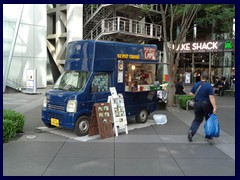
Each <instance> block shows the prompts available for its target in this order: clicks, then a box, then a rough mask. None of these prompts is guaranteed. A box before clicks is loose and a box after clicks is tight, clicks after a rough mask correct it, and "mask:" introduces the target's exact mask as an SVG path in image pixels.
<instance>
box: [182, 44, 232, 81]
mask: <svg viewBox="0 0 240 180" xmlns="http://www.w3.org/2000/svg"><path fill="white" fill-rule="evenodd" d="M234 47H235V42H234V41H232V40H225V41H206V42H186V43H183V44H181V46H179V47H177V50H179V51H180V53H181V54H180V61H179V67H178V72H177V76H179V77H182V78H183V81H184V82H185V76H186V75H187V76H189V73H190V76H191V78H190V79H191V80H190V83H194V82H195V81H196V76H197V74H199V73H198V72H201V71H203V70H205V71H207V72H208V73H209V74H210V75H211V78H210V82H211V83H214V79H215V78H214V77H216V76H218V77H221V76H224V77H226V78H227V79H228V80H230V78H231V76H232V75H234V74H235V53H234V52H235V49H234ZM186 83H189V78H186Z"/></svg>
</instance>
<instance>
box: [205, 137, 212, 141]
mask: <svg viewBox="0 0 240 180" xmlns="http://www.w3.org/2000/svg"><path fill="white" fill-rule="evenodd" d="M212 140H213V138H212V137H208V138H205V141H212Z"/></svg>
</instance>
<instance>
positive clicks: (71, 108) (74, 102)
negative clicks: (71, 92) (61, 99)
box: [67, 100, 77, 112]
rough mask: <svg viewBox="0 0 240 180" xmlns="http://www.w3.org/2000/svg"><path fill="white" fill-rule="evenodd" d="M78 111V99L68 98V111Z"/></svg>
mask: <svg viewBox="0 0 240 180" xmlns="http://www.w3.org/2000/svg"><path fill="white" fill-rule="evenodd" d="M76 111H77V100H68V103H67V112H76Z"/></svg>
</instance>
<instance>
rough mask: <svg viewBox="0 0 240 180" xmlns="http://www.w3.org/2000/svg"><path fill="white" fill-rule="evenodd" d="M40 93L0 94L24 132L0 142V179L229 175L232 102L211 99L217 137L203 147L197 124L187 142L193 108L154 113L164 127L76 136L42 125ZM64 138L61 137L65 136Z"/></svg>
mask: <svg viewBox="0 0 240 180" xmlns="http://www.w3.org/2000/svg"><path fill="white" fill-rule="evenodd" d="M44 91H45V90H41V92H42V94H40V95H27V94H22V93H18V94H3V100H4V102H3V107H4V108H6V109H14V110H16V111H19V112H22V113H24V115H25V116H26V122H25V127H24V134H23V135H22V136H21V137H18V138H15V139H14V140H12V141H11V142H9V143H5V144H3V175H4V176H235V98H234V97H232V96H224V97H218V96H217V97H216V98H217V104H218V113H217V115H218V117H219V119H220V125H221V136H220V137H219V138H216V139H215V140H214V141H213V142H211V143H209V142H206V141H205V140H204V138H203V137H204V136H203V130H202V126H201V127H200V129H199V131H198V134H196V136H194V138H193V142H192V143H190V142H188V141H187V136H186V134H187V131H188V128H189V126H190V124H191V122H192V119H193V116H194V115H193V110H189V111H185V110H181V109H179V108H178V107H174V108H168V109H167V110H159V111H156V112H155V113H156V114H157V113H158V114H159V113H160V114H165V115H167V119H168V122H167V123H166V124H165V125H156V124H155V123H154V121H153V120H152V115H153V114H151V115H150V117H149V119H150V120H149V121H148V122H147V124H144V125H139V124H135V123H130V124H129V129H131V128H130V127H134V128H133V130H129V134H125V132H122V133H120V134H119V136H118V137H112V138H107V139H100V138H99V137H98V136H95V137H94V138H91V139H89V138H88V137H85V139H81V138H76V137H75V135H74V134H73V133H72V132H71V131H69V130H65V129H57V131H58V132H60V133H59V134H56V132H55V133H54V132H53V131H36V128H37V127H43V126H44V125H43V123H42V121H41V106H42V100H43V97H44ZM66 134H67V135H66Z"/></svg>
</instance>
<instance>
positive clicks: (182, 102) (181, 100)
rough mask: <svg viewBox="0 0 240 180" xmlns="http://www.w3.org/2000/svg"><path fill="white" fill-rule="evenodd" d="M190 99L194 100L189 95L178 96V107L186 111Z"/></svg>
mask: <svg viewBox="0 0 240 180" xmlns="http://www.w3.org/2000/svg"><path fill="white" fill-rule="evenodd" d="M191 99H194V97H193V96H191V95H182V96H179V105H180V107H181V108H183V109H186V107H187V106H186V105H187V101H188V100H191Z"/></svg>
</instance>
